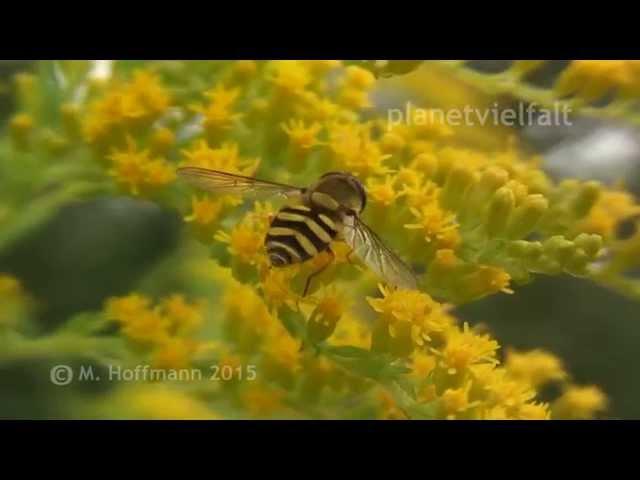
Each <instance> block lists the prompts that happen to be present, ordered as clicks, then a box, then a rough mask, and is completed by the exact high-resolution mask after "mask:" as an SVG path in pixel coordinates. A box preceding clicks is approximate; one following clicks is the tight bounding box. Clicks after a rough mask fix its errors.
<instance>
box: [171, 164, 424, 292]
mask: <svg viewBox="0 0 640 480" xmlns="http://www.w3.org/2000/svg"><path fill="white" fill-rule="evenodd" d="M178 175H180V176H181V177H182V178H184V179H185V180H186V181H187V182H189V183H190V184H192V185H194V186H196V187H198V188H200V189H203V190H207V191H210V192H213V193H224V194H244V195H261V194H262V195H280V196H282V197H285V198H286V199H287V200H288V203H287V205H285V206H284V207H282V208H281V209H280V210H279V212H278V213H277V214H276V215H275V216H274V218H273V219H272V221H271V225H270V227H269V230H268V231H267V235H266V238H265V247H266V250H267V254H268V256H269V262H270V264H271V266H273V267H285V266H287V265H290V264H293V263H300V262H305V261H307V260H309V259H311V258H313V257H315V256H316V255H318V254H319V253H320V252H323V251H328V252H329V253H330V254H331V255H332V256H333V252H332V250H331V242H332V241H333V240H344V241H345V242H346V243H347V244H348V245H349V246H350V247H351V248H352V250H353V253H354V254H355V255H356V256H358V257H359V258H360V259H361V260H362V261H363V262H364V263H365V264H366V265H367V266H368V267H369V268H371V269H372V270H373V271H374V272H375V273H376V274H377V275H379V276H380V277H382V278H383V279H384V280H385V281H387V282H388V283H389V284H391V285H394V286H398V287H402V288H410V289H415V288H417V280H416V277H415V275H414V273H413V272H412V270H411V268H410V267H409V266H407V265H406V264H405V263H404V262H403V261H402V260H401V259H400V258H399V257H398V256H397V255H396V254H395V253H393V252H392V251H391V250H390V249H389V248H388V247H387V246H386V245H385V244H384V243H383V242H382V240H381V239H380V237H378V235H377V234H376V233H375V232H373V230H371V229H370V228H369V227H368V226H367V225H366V224H365V223H364V222H363V221H362V220H361V219H360V214H361V213H362V211H363V210H364V207H365V206H366V203H367V194H366V192H365V189H364V187H363V186H362V183H361V182H360V180H358V179H357V178H356V177H354V176H353V175H351V174H349V173H343V172H329V173H326V174H324V175H323V176H322V177H320V178H319V179H318V180H317V181H316V182H315V183H314V184H313V185H311V186H310V187H306V188H303V187H294V186H291V185H285V184H282V183H275V182H270V181H265V180H259V179H257V178H252V177H245V176H242V175H235V174H231V173H227V172H221V171H217V170H210V169H206V168H199V167H182V168H179V169H178ZM327 266H328V264H327V265H325V266H323V267H322V268H320V269H319V270H317V271H316V272H314V273H312V274H311V275H310V276H309V277H308V278H307V282H306V285H305V288H304V293H303V296H305V295H306V294H307V291H308V289H309V285H310V283H311V280H312V279H313V277H314V276H316V275H318V274H319V273H321V272H322V271H323V270H324V269H325V268H326V267H327Z"/></svg>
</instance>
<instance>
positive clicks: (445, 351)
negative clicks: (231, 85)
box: [433, 323, 500, 375]
mask: <svg viewBox="0 0 640 480" xmlns="http://www.w3.org/2000/svg"><path fill="white" fill-rule="evenodd" d="M498 348H500V347H499V345H498V342H496V341H495V340H493V339H491V338H490V337H489V336H488V335H478V334H477V333H474V332H473V331H471V330H470V329H469V325H468V324H467V323H465V324H464V327H463V329H462V330H459V329H457V328H455V329H451V330H450V331H449V335H448V338H447V341H446V345H445V346H444V348H442V349H434V350H433V352H434V353H435V354H436V355H438V356H439V357H440V365H441V367H442V368H443V369H445V370H446V371H447V373H448V374H449V375H456V374H458V373H460V372H464V371H465V370H467V369H469V368H470V367H471V366H473V365H477V364H483V363H488V364H492V365H495V364H497V363H498V360H497V359H496V358H495V354H496V351H497V350H498Z"/></svg>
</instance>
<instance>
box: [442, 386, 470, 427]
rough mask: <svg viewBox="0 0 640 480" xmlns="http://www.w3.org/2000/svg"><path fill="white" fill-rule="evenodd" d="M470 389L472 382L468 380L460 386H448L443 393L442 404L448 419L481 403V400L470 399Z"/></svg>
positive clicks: (457, 416) (456, 416) (458, 415)
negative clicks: (472, 400) (471, 400)
mask: <svg viewBox="0 0 640 480" xmlns="http://www.w3.org/2000/svg"><path fill="white" fill-rule="evenodd" d="M470 389H471V382H467V383H466V384H465V385H464V386H462V387H460V388H448V389H447V390H445V391H444V393H443V394H442V395H441V397H440V405H441V407H442V410H443V414H444V417H445V418H446V419H447V420H453V419H455V418H459V417H460V416H461V415H463V414H464V413H465V412H466V411H467V410H469V409H470V408H473V407H475V406H477V405H479V404H480V402H470V401H469V390H470Z"/></svg>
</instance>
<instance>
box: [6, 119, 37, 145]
mask: <svg viewBox="0 0 640 480" xmlns="http://www.w3.org/2000/svg"><path fill="white" fill-rule="evenodd" d="M33 123H34V122H33V117H32V116H31V115H29V114H28V113H18V114H16V115H14V116H13V117H12V118H11V120H10V121H9V130H10V132H11V139H12V140H13V142H14V145H15V146H16V147H18V148H21V149H24V148H26V147H27V146H28V143H29V136H30V134H31V132H32V131H33Z"/></svg>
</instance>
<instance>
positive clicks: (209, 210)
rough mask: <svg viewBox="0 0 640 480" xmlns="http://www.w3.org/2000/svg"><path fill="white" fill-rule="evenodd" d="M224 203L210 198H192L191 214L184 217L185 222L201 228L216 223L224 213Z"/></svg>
mask: <svg viewBox="0 0 640 480" xmlns="http://www.w3.org/2000/svg"><path fill="white" fill-rule="evenodd" d="M223 205H224V203H223V202H222V201H221V200H220V199H215V200H213V199H212V198H211V197H209V196H206V195H205V196H203V197H202V198H198V197H196V196H195V195H194V196H193V197H192V198H191V214H189V215H187V216H186V217H184V221H185V222H194V223H196V224H198V225H200V226H203V227H204V226H209V225H211V224H213V223H215V222H216V221H217V220H218V218H219V216H220V213H221V212H222V208H223Z"/></svg>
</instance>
